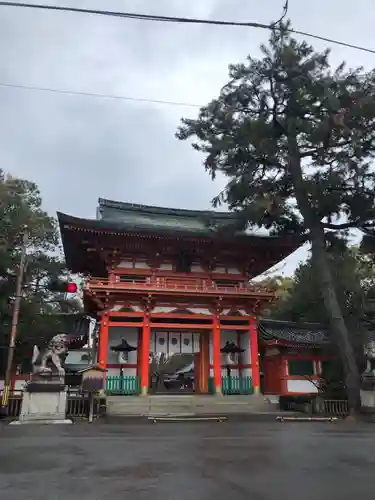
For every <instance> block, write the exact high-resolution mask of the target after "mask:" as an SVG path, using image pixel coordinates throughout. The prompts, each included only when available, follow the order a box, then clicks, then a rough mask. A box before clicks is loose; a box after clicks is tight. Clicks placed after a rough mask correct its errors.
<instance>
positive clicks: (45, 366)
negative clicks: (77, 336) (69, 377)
mask: <svg viewBox="0 0 375 500" xmlns="http://www.w3.org/2000/svg"><path fill="white" fill-rule="evenodd" d="M69 342H70V338H69V335H66V334H59V335H55V336H54V337H52V339H51V340H50V341H49V343H48V345H47V347H46V348H45V349H42V350H39V348H38V347H37V346H36V345H35V346H34V352H33V359H32V365H33V374H35V375H37V374H39V375H49V374H52V375H53V374H56V375H58V376H60V377H63V376H64V375H65V370H64V368H63V363H64V360H65V357H66V354H67V352H68V346H69Z"/></svg>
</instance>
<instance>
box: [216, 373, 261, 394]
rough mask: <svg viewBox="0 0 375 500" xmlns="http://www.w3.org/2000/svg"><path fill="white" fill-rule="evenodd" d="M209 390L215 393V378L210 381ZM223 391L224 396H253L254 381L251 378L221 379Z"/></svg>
mask: <svg viewBox="0 0 375 500" xmlns="http://www.w3.org/2000/svg"><path fill="white" fill-rule="evenodd" d="M208 390H209V392H210V393H214V378H213V377H210V378H209V379H208ZM221 390H222V392H223V394H226V395H230V394H252V393H253V381H252V378H251V377H221Z"/></svg>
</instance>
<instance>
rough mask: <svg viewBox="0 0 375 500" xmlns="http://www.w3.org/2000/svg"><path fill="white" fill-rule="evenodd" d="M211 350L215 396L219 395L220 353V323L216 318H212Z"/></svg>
mask: <svg viewBox="0 0 375 500" xmlns="http://www.w3.org/2000/svg"><path fill="white" fill-rule="evenodd" d="M212 349H213V362H214V388H215V394H216V395H221V394H222V392H221V352H220V321H219V318H218V316H216V315H214V317H213V328H212Z"/></svg>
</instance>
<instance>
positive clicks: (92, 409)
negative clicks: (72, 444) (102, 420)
mask: <svg viewBox="0 0 375 500" xmlns="http://www.w3.org/2000/svg"><path fill="white" fill-rule="evenodd" d="M89 400H90V407H89V424H92V422H93V420H94V394H93V393H92V392H89Z"/></svg>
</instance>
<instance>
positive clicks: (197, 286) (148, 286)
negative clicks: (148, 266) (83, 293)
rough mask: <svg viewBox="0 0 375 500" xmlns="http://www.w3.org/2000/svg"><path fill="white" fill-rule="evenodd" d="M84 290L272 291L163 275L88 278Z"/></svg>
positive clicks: (259, 287) (232, 292)
mask: <svg viewBox="0 0 375 500" xmlns="http://www.w3.org/2000/svg"><path fill="white" fill-rule="evenodd" d="M85 288H86V290H98V289H101V288H102V289H114V290H121V289H122V290H144V291H161V290H167V291H177V292H178V291H181V292H202V293H220V294H239V295H254V294H255V293H257V294H263V295H268V296H269V297H272V296H273V292H271V291H270V290H269V289H267V288H264V287H261V286H258V285H245V284H239V285H237V286H236V285H233V286H220V285H217V284H215V283H213V282H211V281H210V280H208V279H207V280H206V279H197V278H165V277H147V278H146V280H144V279H131V280H129V281H126V280H125V279H124V278H122V279H121V281H120V279H117V280H113V281H111V280H109V279H107V278H90V279H89V280H88V281H87V282H86V284H85Z"/></svg>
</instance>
